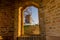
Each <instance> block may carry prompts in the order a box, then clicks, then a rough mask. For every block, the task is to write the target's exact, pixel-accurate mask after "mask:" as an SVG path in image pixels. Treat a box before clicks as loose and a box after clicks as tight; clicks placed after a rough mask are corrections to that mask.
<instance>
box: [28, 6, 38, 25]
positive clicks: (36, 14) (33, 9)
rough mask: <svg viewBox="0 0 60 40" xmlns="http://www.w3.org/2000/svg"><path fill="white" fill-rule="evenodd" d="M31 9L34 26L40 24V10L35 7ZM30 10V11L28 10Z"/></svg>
mask: <svg viewBox="0 0 60 40" xmlns="http://www.w3.org/2000/svg"><path fill="white" fill-rule="evenodd" d="M29 8H31V17H32V20H33V21H34V22H33V21H32V24H38V23H39V20H38V8H36V7H34V6H30V7H29ZM28 10H30V9H28Z"/></svg>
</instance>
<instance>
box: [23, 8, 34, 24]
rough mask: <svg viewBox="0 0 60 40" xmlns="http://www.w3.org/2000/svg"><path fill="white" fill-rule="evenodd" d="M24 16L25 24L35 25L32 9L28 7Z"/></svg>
mask: <svg viewBox="0 0 60 40" xmlns="http://www.w3.org/2000/svg"><path fill="white" fill-rule="evenodd" d="M24 12H25V13H24V16H25V24H32V22H33V23H34V20H33V18H32V8H31V7H28V8H26V10H25V11H24Z"/></svg>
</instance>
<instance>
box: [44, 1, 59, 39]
mask: <svg viewBox="0 0 60 40" xmlns="http://www.w3.org/2000/svg"><path fill="white" fill-rule="evenodd" d="M43 4H44V5H43V6H44V13H45V27H46V35H47V36H48V37H47V40H49V39H48V38H50V40H53V39H55V38H56V39H55V40H57V39H59V38H58V37H60V0H45V1H43ZM50 36H53V37H50Z"/></svg>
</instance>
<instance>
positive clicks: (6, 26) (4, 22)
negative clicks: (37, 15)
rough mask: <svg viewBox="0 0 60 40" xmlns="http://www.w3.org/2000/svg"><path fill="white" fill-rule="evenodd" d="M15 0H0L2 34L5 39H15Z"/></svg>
mask: <svg viewBox="0 0 60 40" xmlns="http://www.w3.org/2000/svg"><path fill="white" fill-rule="evenodd" d="M14 4H15V1H13V0H0V36H2V37H3V40H13V35H14V11H15V6H14Z"/></svg>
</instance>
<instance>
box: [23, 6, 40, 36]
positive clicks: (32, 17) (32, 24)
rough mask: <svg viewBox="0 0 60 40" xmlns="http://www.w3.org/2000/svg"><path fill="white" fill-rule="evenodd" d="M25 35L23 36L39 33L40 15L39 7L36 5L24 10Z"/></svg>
mask: <svg viewBox="0 0 60 40" xmlns="http://www.w3.org/2000/svg"><path fill="white" fill-rule="evenodd" d="M22 28H23V29H24V30H22V31H24V35H23V34H22V35H23V36H32V35H39V34H40V28H39V16H38V8H36V7H34V6H29V7H27V8H25V9H24V11H23V27H22Z"/></svg>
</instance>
